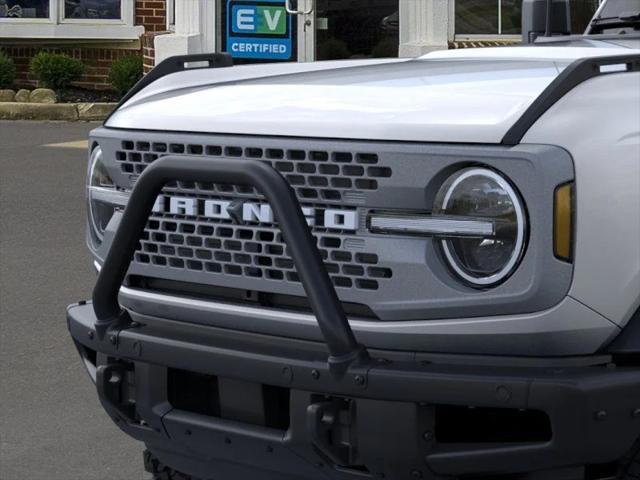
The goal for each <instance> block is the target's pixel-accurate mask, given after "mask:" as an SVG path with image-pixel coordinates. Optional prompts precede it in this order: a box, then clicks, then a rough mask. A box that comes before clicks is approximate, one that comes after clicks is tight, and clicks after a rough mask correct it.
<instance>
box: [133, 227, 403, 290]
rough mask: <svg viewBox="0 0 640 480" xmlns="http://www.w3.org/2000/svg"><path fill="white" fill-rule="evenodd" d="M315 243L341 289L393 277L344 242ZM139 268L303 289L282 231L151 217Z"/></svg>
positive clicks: (368, 286) (373, 285) (331, 238)
mask: <svg viewBox="0 0 640 480" xmlns="http://www.w3.org/2000/svg"><path fill="white" fill-rule="evenodd" d="M180 217H181V218H180ZM316 238H317V239H318V241H319V248H320V254H321V256H322V258H323V260H324V262H325V267H326V269H327V271H328V272H329V275H330V277H331V280H332V281H333V284H334V285H335V286H336V287H337V288H338V289H341V288H355V289H359V290H367V291H372V290H373V291H375V290H379V289H380V288H381V286H382V283H383V282H385V281H388V280H389V279H391V278H392V277H393V272H392V270H391V269H390V268H385V267H384V266H383V265H380V264H379V258H378V256H377V255H376V254H373V253H367V252H358V253H355V254H353V253H351V252H349V251H347V250H345V249H344V246H345V238H343V237H342V236H339V235H332V234H329V233H317V234H316ZM134 262H137V263H139V264H143V265H168V266H169V267H170V268H175V269H181V270H188V271H196V272H202V271H206V272H209V273H213V274H225V275H233V276H238V277H242V276H244V277H251V278H264V279H268V280H273V281H285V282H290V283H297V284H299V283H300V279H299V278H298V275H297V273H296V271H295V265H294V263H293V260H292V259H291V257H290V255H289V252H288V248H287V246H286V244H285V242H284V239H283V237H282V233H281V232H280V231H279V230H278V229H274V228H271V227H258V226H254V227H248V226H240V225H233V224H226V223H206V222H202V221H199V220H191V219H190V218H186V217H185V216H176V215H173V216H163V215H161V214H159V215H154V216H152V217H150V219H149V221H148V222H147V226H146V229H145V231H144V233H143V236H142V238H141V240H140V246H139V248H138V250H137V252H136V254H135V255H134Z"/></svg>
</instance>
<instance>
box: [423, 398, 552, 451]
mask: <svg viewBox="0 0 640 480" xmlns="http://www.w3.org/2000/svg"><path fill="white" fill-rule="evenodd" d="M435 422H436V429H435V434H436V440H437V441H438V442H439V443H523V442H548V441H550V440H551V438H552V432H551V422H550V420H549V417H548V416H547V414H546V413H544V412H542V411H539V410H517V409H510V408H473V407H461V406H453V405H438V406H436V419H435Z"/></svg>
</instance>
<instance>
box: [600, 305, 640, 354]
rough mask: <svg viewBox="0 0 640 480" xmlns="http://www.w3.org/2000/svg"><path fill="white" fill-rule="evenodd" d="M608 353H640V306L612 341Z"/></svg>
mask: <svg viewBox="0 0 640 480" xmlns="http://www.w3.org/2000/svg"><path fill="white" fill-rule="evenodd" d="M606 353H610V354H612V355H640V308H638V310H636V313H634V314H633V316H632V317H631V319H630V320H629V322H628V323H627V325H626V326H625V327H624V329H623V330H622V333H621V334H620V335H618V336H617V337H616V339H615V340H614V341H613V342H611V344H610V345H609V347H608V348H607V349H606Z"/></svg>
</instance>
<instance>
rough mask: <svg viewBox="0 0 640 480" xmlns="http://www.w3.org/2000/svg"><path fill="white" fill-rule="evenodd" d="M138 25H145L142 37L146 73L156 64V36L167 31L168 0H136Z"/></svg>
mask: <svg viewBox="0 0 640 480" xmlns="http://www.w3.org/2000/svg"><path fill="white" fill-rule="evenodd" d="M136 25H143V26H144V34H143V35H142V37H141V39H140V40H141V48H142V61H143V65H144V71H145V73H147V72H149V71H150V70H151V69H152V68H153V67H154V65H155V46H154V45H155V41H154V39H155V37H156V36H157V35H162V34H163V33H166V29H167V2H166V0H162V1H158V0H136Z"/></svg>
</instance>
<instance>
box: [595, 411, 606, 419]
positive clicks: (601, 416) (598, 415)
mask: <svg viewBox="0 0 640 480" xmlns="http://www.w3.org/2000/svg"><path fill="white" fill-rule="evenodd" d="M607 415H608V414H607V411H606V410H600V411H598V412H596V413H595V415H594V416H595V419H596V420H597V421H599V422H602V421H604V420H606V419H607Z"/></svg>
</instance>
